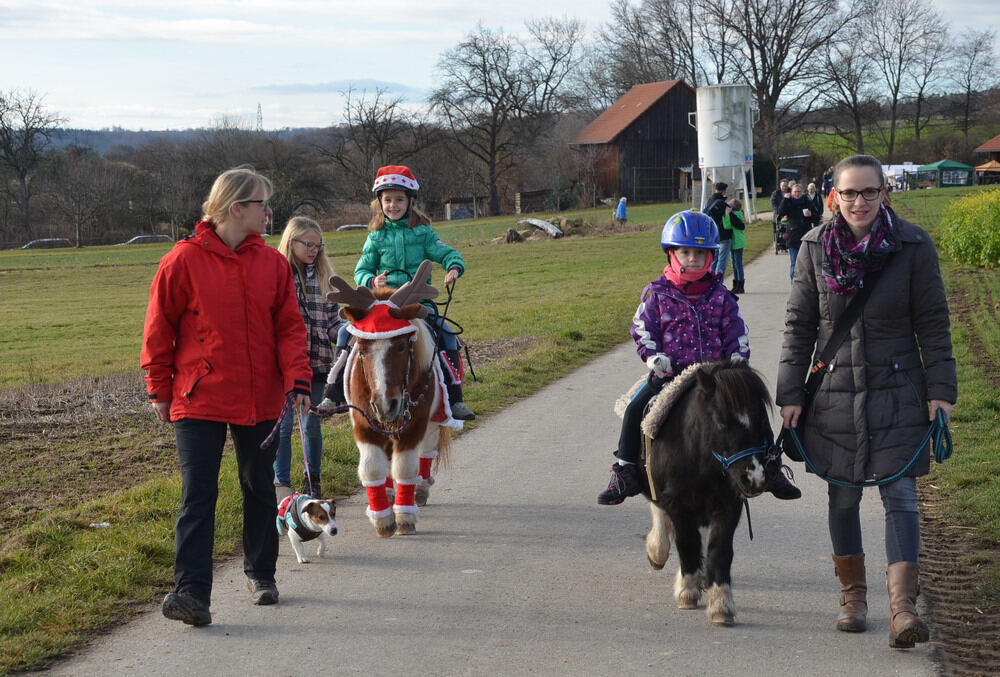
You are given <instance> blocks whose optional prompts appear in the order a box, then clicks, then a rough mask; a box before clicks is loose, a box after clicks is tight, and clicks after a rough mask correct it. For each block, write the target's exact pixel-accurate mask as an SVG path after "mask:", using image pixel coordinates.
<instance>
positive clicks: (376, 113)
mask: <svg viewBox="0 0 1000 677" xmlns="http://www.w3.org/2000/svg"><path fill="white" fill-rule="evenodd" d="M343 94H344V99H345V102H344V114H343V115H344V124H343V125H340V126H338V127H336V128H333V129H332V130H331V133H330V137H329V145H328V146H324V147H321V148H319V152H320V153H321V154H322V155H324V156H325V157H328V158H330V159H331V160H333V161H334V162H335V163H337V164H338V165H339V166H340V167H342V168H343V169H344V171H346V172H347V174H348V176H350V177H351V183H352V185H353V186H354V190H353V191H352V195H353V196H354V197H362V196H366V195H368V194H369V190H370V186H371V181H372V177H374V176H375V172H376V170H377V169H378V168H379V167H382V166H384V165H387V164H391V163H398V162H404V161H406V159H407V158H409V157H411V156H413V155H414V154H415V153H417V152H418V151H419V150H420V149H421V148H423V147H424V146H425V145H426V143H427V135H426V133H425V124H424V122H423V120H421V119H420V117H419V116H418V115H417V114H416V113H414V112H410V111H407V110H406V108H405V102H404V99H403V98H402V97H398V96H397V97H392V96H389V94H388V92H387V90H385V89H382V88H378V89H376V90H375V94H374V95H373V96H369V94H368V92H367V91H362V92H361V94H360V95H358V94H357V93H356V92H355V91H354V90H353V89H348V90H347V91H346V92H344V93H343Z"/></svg>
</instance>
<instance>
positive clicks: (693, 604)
mask: <svg viewBox="0 0 1000 677" xmlns="http://www.w3.org/2000/svg"><path fill="white" fill-rule="evenodd" d="M677 608H678V609H697V608H698V600H696V599H687V598H682V599H679V600H677Z"/></svg>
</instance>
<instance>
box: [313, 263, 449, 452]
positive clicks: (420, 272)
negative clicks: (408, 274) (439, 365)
mask: <svg viewBox="0 0 1000 677" xmlns="http://www.w3.org/2000/svg"><path fill="white" fill-rule="evenodd" d="M432 266H433V264H432V263H431V262H430V261H428V260H424V261H422V262H421V263H420V266H419V267H418V268H417V271H416V273H414V275H413V279H412V280H410V281H409V282H407V283H406V284H404V285H403V286H401V287H400V288H399V289H397V290H395V291H394V292H393V293H392V296H390V297H389V298H388V299H387V300H379V299H378V298H376V296H375V294H374V293H372V290H371V289H368V288H367V287H357V288H356V289H355V288H352V287H351V285H350V284H348V283H347V281H346V280H344V279H343V278H342V277H340V276H338V275H334V276H332V277H331V278H330V287H331V289H332V290H331V291H330V292H328V293H327V295H326V298H327V300H328V301H333V302H334V303H339V304H341V305H342V306H344V308H345V309H347V310H349V311H350V312H349V314H350V315H351V316H352V317H350V318H347V319H353V320H354V322H355V324H357V323H359V322H362V321H363V320H365V319H366V318H368V319H369V320H376V321H377V322H382V321H383V320H384V321H385V323H386V324H387V325H388V327H386V328H385V329H383V328H382V327H380V326H376V327H375V328H373V329H372V331H371V332H369V333H367V334H366V333H365V332H363V331H362V330H358V329H357V327H355V326H352V327H351V328H350V329H348V331H350V332H351V333H353V334H355V335H356V336H358V337H359V338H366V339H373V340H378V339H381V338H391V337H393V336H398V335H400V334H405V333H410V332H413V333H416V332H417V331H418V329H417V327H415V326H413V325H412V320H415V319H425V318H426V317H427V315H428V310H427V308H426V307H425V306H423V305H421V304H420V302H421V301H424V300H430V299H434V298H436V297H437V295H438V290H437V289H436V288H434V287H432V286H431V285H429V284H427V281H426V280H427V278H428V277H429V276H430V273H431V268H432ZM376 306H381V309H379V312H378V313H375V314H374V315H373V316H372V317H371V318H369V317H368V316H369V315H371V314H372V312H373V311H374V310H375V309H376ZM342 312H343V311H342ZM345 317H346V316H345ZM408 324H409V325H410V326H409V327H408V326H407V325H408ZM415 342H416V339H415V337H411V338H410V339H409V356H408V358H407V365H406V374H405V376H404V377H403V379H404V380H403V416H402V418H403V426H402V427H401V428H398V429H396V430H395V431H393V432H394V433H399V432H401V431H402V429H403V428H405V426H406V424H407V423H408V422H409V420H410V408H411V407H414V406H416V405H418V404H420V403H421V402H422V401H423V399H424V397H425V396H426V395H427V390H428V387H429V385H430V383H431V380H432V379H431V378H426V379H424V389H423V391H422V392H421V393H420V395H419V396H418V397H417V398H416V399H415V400H414V399H412V398H411V397H410V392H409V380H410V367H411V366H412V364H413V361H414V355H413V349H414V344H415ZM358 358H359V359H360V364H361V371H362V374H363V376H364V379H365V383H366V384H367V385H368V389H369V390H370V391H372V392H374V391H373V390H372V386H371V382H370V381H369V380H368V372H367V371H366V370H365V362H364V356H363V355H362V354H361V353H360V352H359V353H358ZM433 364H434V362H433V360H431V364H430V365H428V372H430V371H431V370H432V369H433ZM372 413H373V415H374V416H375V418H376V419H377V420H378V421H379V423H382V424H385V421H384V420H383V419H382V416H381V414H380V413H379V412H378V411H377V410H374V409H373V411H372ZM365 417H366V418H367V415H365ZM397 420H398V419H397Z"/></svg>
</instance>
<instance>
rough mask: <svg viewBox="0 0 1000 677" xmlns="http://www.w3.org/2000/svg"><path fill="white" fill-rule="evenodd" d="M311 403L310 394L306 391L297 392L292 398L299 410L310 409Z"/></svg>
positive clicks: (293, 403) (293, 404)
mask: <svg viewBox="0 0 1000 677" xmlns="http://www.w3.org/2000/svg"><path fill="white" fill-rule="evenodd" d="M311 404H312V402H311V401H310V399H309V396H308V395H306V394H305V393H295V397H294V399H292V406H294V407H295V408H296V409H297V410H299V412H306V411H309V405H311Z"/></svg>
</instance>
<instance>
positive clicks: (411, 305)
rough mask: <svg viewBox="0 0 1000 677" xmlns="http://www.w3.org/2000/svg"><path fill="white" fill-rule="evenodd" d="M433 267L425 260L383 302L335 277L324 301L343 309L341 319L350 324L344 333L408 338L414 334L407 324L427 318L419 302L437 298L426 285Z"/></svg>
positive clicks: (366, 289)
mask: <svg viewBox="0 0 1000 677" xmlns="http://www.w3.org/2000/svg"><path fill="white" fill-rule="evenodd" d="M433 265H434V264H433V263H431V262H430V261H428V260H426V259H425V260H424V261H423V262H422V263H421V264H420V267H419V268H417V272H416V274H414V276H413V279H412V280H410V281H409V282H407V283H406V284H404V285H403V286H402V287H400V288H399V289H397V290H396V291H394V292H393V293H392V296H390V297H389V298H388V299H385V300H382V299H378V298H376V297H375V294H373V293H372V290H371V289H368V288H367V287H357V288H356V289H355V288H352V287H351V285H350V284H349V283H348V282H347V281H346V280H344V278H342V277H340V276H339V275H334V276H332V277H331V278H330V287H332V288H333V291H330V292H329V293H327V295H326V298H327V300H328V301H333V302H335V303H339V304H341V306H343V307H342V308H341V310H340V313H341V316H342V317H344V319H346V320H350V322H351V325H350V326H349V327H348V328H347V331H349V332H350V333H351V334H353V335H354V336H357V337H360V338H365V339H383V338H391V337H393V336H402V335H403V334H409V333H412V332H415V331H416V330H417V328H416V327H415V326H413V325H412V324H411V323H410V320H413V319H416V318H420V319H424V318H426V317H427V314H428V313H427V307H426V306H423V305H421V304H420V302H421V301H424V300H430V299H434V298H437V295H438V290H437V288H435V287H433V286H431V285H429V284H427V282H426V280H427V278H428V277H429V276H430V274H431V268H432V266H433Z"/></svg>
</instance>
